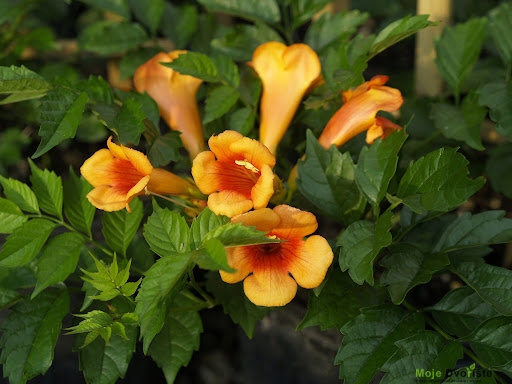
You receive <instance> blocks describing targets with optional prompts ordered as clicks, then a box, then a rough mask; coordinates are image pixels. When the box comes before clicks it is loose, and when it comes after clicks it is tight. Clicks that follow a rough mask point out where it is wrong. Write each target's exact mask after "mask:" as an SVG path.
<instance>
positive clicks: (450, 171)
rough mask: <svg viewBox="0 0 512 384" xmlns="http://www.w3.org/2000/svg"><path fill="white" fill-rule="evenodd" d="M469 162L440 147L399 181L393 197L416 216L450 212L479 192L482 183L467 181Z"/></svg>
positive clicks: (408, 169) (455, 151) (479, 178)
mask: <svg viewBox="0 0 512 384" xmlns="http://www.w3.org/2000/svg"><path fill="white" fill-rule="evenodd" d="M467 164H468V160H467V159H466V158H465V157H464V156H463V155H461V154H460V153H458V152H457V149H454V148H440V149H438V150H436V151H433V152H430V153H429V154H427V155H426V156H424V157H421V158H420V159H418V160H417V161H416V162H411V163H409V167H408V168H407V171H406V172H405V174H404V176H403V177H402V179H401V180H400V184H399V186H398V191H397V193H396V196H397V197H399V198H400V199H402V200H403V203H404V204H405V205H407V206H408V207H409V208H411V209H412V210H413V211H414V212H416V213H423V212H426V211H441V212H444V211H449V210H451V209H453V208H455V207H457V206H458V205H460V204H462V203H464V202H465V201H466V200H467V198H468V197H470V196H471V195H472V194H474V193H475V192H476V191H478V190H479V189H480V188H481V187H482V186H483V184H484V183H485V180H484V179H483V178H482V177H478V178H476V179H469V178H468V177H467V174H468V173H469V171H468V169H467Z"/></svg>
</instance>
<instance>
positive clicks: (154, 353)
mask: <svg viewBox="0 0 512 384" xmlns="http://www.w3.org/2000/svg"><path fill="white" fill-rule="evenodd" d="M192 305H194V302H193V301H191V300H190V299H187V298H186V297H185V296H183V295H178V296H176V300H175V301H174V302H173V303H172V307H171V309H170V310H169V313H168V315H167V318H166V320H165V325H164V327H163V328H162V331H161V332H160V333H159V334H158V335H156V336H155V338H154V339H153V341H152V343H151V345H150V347H149V350H148V355H149V356H151V358H152V359H153V360H154V361H155V362H156V363H157V364H158V366H159V367H160V368H162V371H163V372H164V375H165V378H166V380H167V382H168V383H173V382H174V380H175V379H176V374H177V373H178V371H179V369H180V368H181V367H186V366H187V365H188V363H189V361H190V359H191V358H192V354H193V353H194V351H197V350H198V349H199V342H200V336H201V333H202V332H203V324H202V322H201V316H199V313H198V312H195V311H183V310H180V307H187V306H188V307H190V306H192Z"/></svg>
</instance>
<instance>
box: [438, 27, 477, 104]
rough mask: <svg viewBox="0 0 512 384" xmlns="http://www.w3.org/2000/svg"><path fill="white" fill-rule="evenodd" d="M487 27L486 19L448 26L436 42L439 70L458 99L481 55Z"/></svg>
mask: <svg viewBox="0 0 512 384" xmlns="http://www.w3.org/2000/svg"><path fill="white" fill-rule="evenodd" d="M486 26H487V19H486V18H484V17H482V18H472V19H470V20H468V21H467V22H465V23H458V24H456V25H454V26H447V27H446V28H444V29H443V33H442V35H441V38H440V39H439V40H436V41H435V47H436V58H435V63H436V66H437V69H438V70H439V72H440V73H441V75H442V76H443V77H444V79H445V80H446V82H447V83H448V84H449V86H450V88H451V89H452V90H453V91H454V92H455V94H456V97H457V98H458V95H459V93H460V90H461V87H462V84H463V83H464V81H465V80H466V78H467V77H468V75H469V73H470V72H471V69H472V68H473V66H474V64H475V62H476V60H477V59H478V56H479V55H480V49H481V47H482V43H483V41H484V38H485V35H486Z"/></svg>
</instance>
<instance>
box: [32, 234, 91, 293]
mask: <svg viewBox="0 0 512 384" xmlns="http://www.w3.org/2000/svg"><path fill="white" fill-rule="evenodd" d="M84 243H85V239H84V238H83V236H81V235H80V234H78V233H76V232H65V233H62V234H60V235H57V236H55V237H53V238H52V239H50V241H49V242H48V244H47V245H46V246H45V247H44V248H43V251H42V252H41V257H40V258H39V259H38V260H37V271H36V277H37V284H36V287H35V288H34V292H32V296H31V298H32V299H33V298H34V297H36V296H37V295H38V294H39V293H40V292H41V291H43V290H44V289H45V288H46V287H49V286H50V285H52V284H56V283H58V282H61V281H64V280H66V278H67V277H68V276H69V275H70V274H72V273H73V272H74V271H75V269H76V266H77V265H78V258H79V257H80V251H81V250H82V246H83V245H84Z"/></svg>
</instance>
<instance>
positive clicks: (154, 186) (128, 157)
mask: <svg viewBox="0 0 512 384" xmlns="http://www.w3.org/2000/svg"><path fill="white" fill-rule="evenodd" d="M107 146H108V149H106V148H105V149H100V150H99V151H97V152H96V153H95V154H93V155H92V156H91V157H90V158H89V159H87V160H86V161H85V162H84V164H83V165H82V167H81V168H80V171H81V173H82V175H83V177H84V178H85V179H86V180H87V181H88V182H89V183H90V184H92V186H93V187H94V189H93V190H92V191H90V192H89V193H88V194H87V199H88V200H89V201H90V202H91V204H92V205H94V206H95V207H96V208H99V209H102V210H104V211H119V210H121V209H123V208H126V209H127V210H128V211H129V210H130V207H129V204H130V201H131V200H132V199H133V198H134V197H135V196H138V195H142V194H144V193H145V192H146V190H148V191H151V192H154V193H158V194H163V195H180V196H190V195H193V194H194V188H195V186H194V185H193V184H192V183H190V182H188V181H187V180H184V179H182V178H181V177H179V176H177V175H175V174H174V173H172V172H169V171H166V170H165V169H161V168H153V166H152V165H151V163H150V162H149V160H148V158H147V157H146V156H145V155H144V154H143V153H141V152H139V151H136V150H134V149H131V148H127V147H125V146H124V145H117V144H115V143H113V142H112V136H111V137H109V139H108V141H107Z"/></svg>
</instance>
